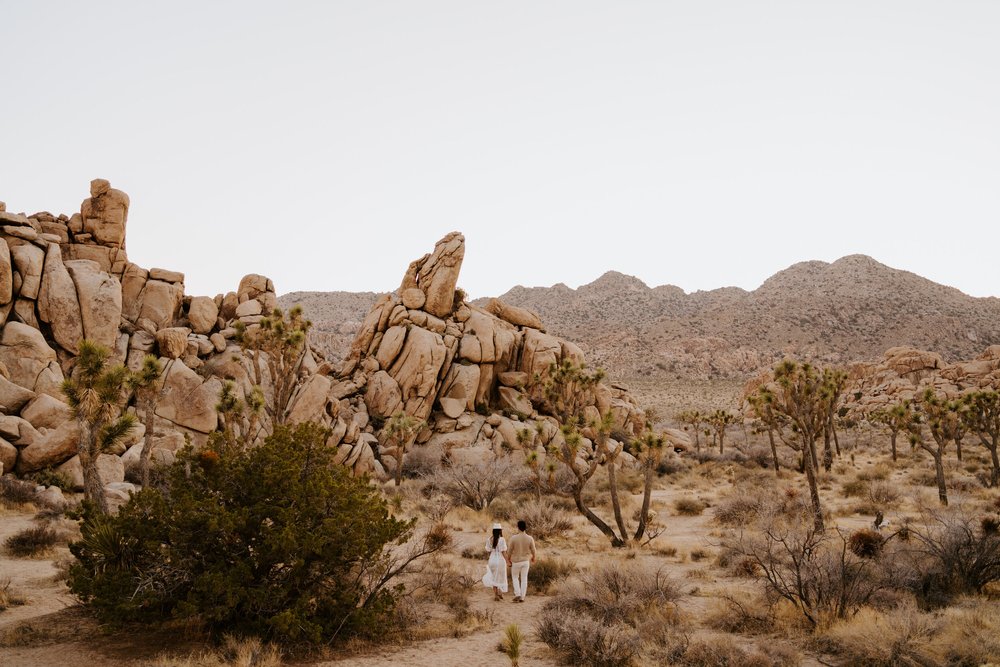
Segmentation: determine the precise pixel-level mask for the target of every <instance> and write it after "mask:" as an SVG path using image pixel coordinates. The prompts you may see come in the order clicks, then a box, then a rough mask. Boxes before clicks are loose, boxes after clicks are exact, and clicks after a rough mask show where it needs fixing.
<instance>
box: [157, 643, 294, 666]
mask: <svg viewBox="0 0 1000 667" xmlns="http://www.w3.org/2000/svg"><path fill="white" fill-rule="evenodd" d="M152 664H153V667H280V666H281V665H282V664H284V663H283V662H282V660H281V652H280V651H279V650H278V648H277V647H275V646H273V645H271V644H265V643H263V642H262V641H261V640H260V639H258V638H256V637H249V638H243V639H241V638H237V637H231V636H226V637H225V638H224V640H223V643H222V646H221V647H220V648H219V649H218V650H215V651H201V652H197V653H192V654H189V655H187V656H182V657H178V656H160V658H158V659H157V660H156V661H155V662H153V663H152Z"/></svg>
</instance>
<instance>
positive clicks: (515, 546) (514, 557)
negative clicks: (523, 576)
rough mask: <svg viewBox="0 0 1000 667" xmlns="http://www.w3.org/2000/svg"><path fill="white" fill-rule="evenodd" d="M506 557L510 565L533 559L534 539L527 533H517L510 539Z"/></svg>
mask: <svg viewBox="0 0 1000 667" xmlns="http://www.w3.org/2000/svg"><path fill="white" fill-rule="evenodd" d="M507 555H508V556H509V557H510V562H511V563H521V562H523V561H526V560H531V559H532V558H534V557H535V538H533V537H532V536H531V535H528V534H527V533H517V534H516V535H514V536H513V537H511V538H510V542H509V543H508V545H507Z"/></svg>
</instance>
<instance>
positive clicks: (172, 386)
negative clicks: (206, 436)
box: [156, 360, 222, 433]
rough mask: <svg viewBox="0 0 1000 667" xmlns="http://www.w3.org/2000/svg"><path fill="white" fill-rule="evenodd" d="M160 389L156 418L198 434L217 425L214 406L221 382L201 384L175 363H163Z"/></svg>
mask: <svg viewBox="0 0 1000 667" xmlns="http://www.w3.org/2000/svg"><path fill="white" fill-rule="evenodd" d="M160 377H161V381H162V382H163V390H162V393H161V396H160V400H159V401H158V402H157V405H156V416H157V417H162V418H163V419H166V420H167V421H171V422H173V423H175V424H178V425H180V426H186V427H187V428H190V429H192V430H194V431H198V432H200V433H211V432H212V431H214V430H215V427H216V426H217V425H218V421H219V418H218V414H217V413H216V411H215V404H216V403H217V402H218V400H219V392H220V390H221V389H222V383H221V382H220V381H219V380H217V379H212V380H209V381H208V382H205V383H202V381H201V377H200V376H199V375H198V374H197V373H195V372H194V371H193V370H191V369H190V368H188V367H187V366H185V365H184V364H183V363H182V362H180V361H179V360H173V361H170V362H168V363H167V364H165V368H164V369H163V374H162V375H161V376H160Z"/></svg>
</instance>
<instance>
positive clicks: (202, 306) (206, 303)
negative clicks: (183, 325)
mask: <svg viewBox="0 0 1000 667" xmlns="http://www.w3.org/2000/svg"><path fill="white" fill-rule="evenodd" d="M218 319H219V307H218V306H217V305H215V299H212V298H210V297H207V296H196V297H193V298H192V299H191V305H190V306H189V307H188V322H189V323H190V324H191V330H192V331H194V332H195V333H198V334H208V333H211V331H212V329H214V328H215V325H216V322H217V320H218ZM222 349H223V350H224V349H225V347H223V348H222ZM221 351H222V350H220V352H221Z"/></svg>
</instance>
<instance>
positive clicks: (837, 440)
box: [830, 420, 840, 459]
mask: <svg viewBox="0 0 1000 667" xmlns="http://www.w3.org/2000/svg"><path fill="white" fill-rule="evenodd" d="M830 431H831V432H832V433H833V445H834V447H836V448H837V458H838V459H839V458H840V437H839V436H838V435H837V425H836V424H834V423H833V420H830Z"/></svg>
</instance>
